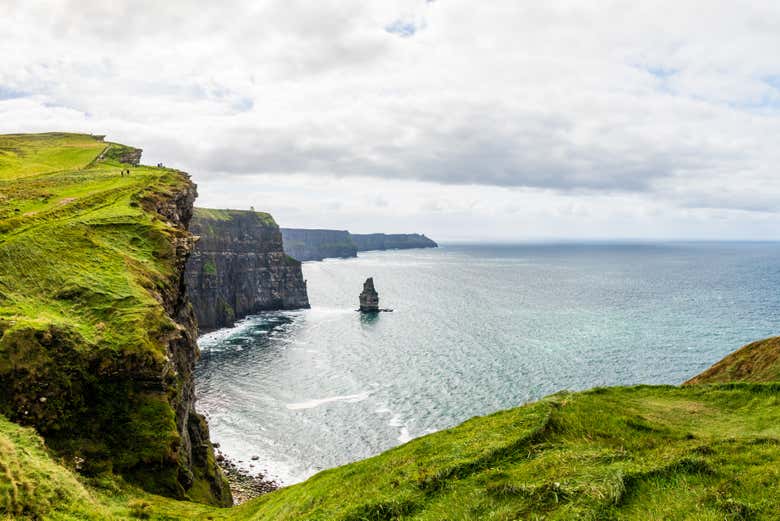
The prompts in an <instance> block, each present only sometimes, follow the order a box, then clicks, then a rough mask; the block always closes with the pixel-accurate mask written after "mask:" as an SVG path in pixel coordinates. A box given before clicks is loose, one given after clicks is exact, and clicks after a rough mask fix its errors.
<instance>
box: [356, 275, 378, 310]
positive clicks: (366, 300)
mask: <svg viewBox="0 0 780 521" xmlns="http://www.w3.org/2000/svg"><path fill="white" fill-rule="evenodd" d="M378 311H379V293H377V292H376V289H374V278H373V277H369V278H367V279H366V281H365V282H364V283H363V291H362V292H361V293H360V312H361V313H376V312H378Z"/></svg>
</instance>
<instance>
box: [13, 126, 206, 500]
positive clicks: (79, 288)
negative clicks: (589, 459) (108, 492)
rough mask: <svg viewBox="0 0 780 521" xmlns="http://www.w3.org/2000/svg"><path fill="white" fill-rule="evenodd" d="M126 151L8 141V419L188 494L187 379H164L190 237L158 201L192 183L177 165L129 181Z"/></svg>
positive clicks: (87, 460) (72, 142) (33, 138)
mask: <svg viewBox="0 0 780 521" xmlns="http://www.w3.org/2000/svg"><path fill="white" fill-rule="evenodd" d="M128 151H133V149H131V148H129V147H125V146H123V145H118V144H112V143H106V142H103V141H102V137H93V136H85V135H79V134H40V135H12V136H0V414H3V415H5V416H6V417H8V418H10V419H11V420H13V421H17V422H21V423H23V424H26V425H32V426H35V427H36V428H37V429H38V430H39V432H41V433H42V434H44V436H45V437H46V440H47V444H48V445H49V446H51V447H55V448H56V449H57V450H58V452H59V453H60V454H64V455H67V456H68V457H69V458H70V460H71V461H72V462H75V461H80V465H81V466H82V467H83V468H84V469H85V471H87V472H91V473H100V472H103V471H106V470H112V469H113V470H115V471H120V472H123V473H126V474H135V475H136V477H137V479H138V480H139V481H142V482H145V483H146V484H147V485H148V488H150V489H153V490H157V491H161V492H162V491H165V492H166V493H170V494H173V495H179V496H183V495H184V494H183V491H182V490H181V488H180V486H179V479H178V477H177V472H178V470H177V465H178V463H179V462H180V461H181V460H180V459H179V454H178V453H177V450H178V449H177V447H178V444H179V440H180V435H179V431H178V429H177V425H176V414H175V408H176V407H177V406H178V403H180V400H181V396H182V391H181V385H182V383H181V378H180V375H178V374H171V371H170V370H166V367H169V366H170V365H171V364H170V361H169V359H168V358H169V353H168V352H167V346H168V345H169V344H170V342H173V341H178V339H179V338H181V336H182V335H181V333H180V332H179V329H178V328H179V326H178V325H177V324H176V323H175V322H174V321H173V320H172V319H171V317H170V316H169V312H168V311H167V310H166V309H165V302H164V301H165V299H164V298H163V297H164V296H165V295H175V294H176V292H177V291H178V286H177V284H178V280H179V278H180V273H179V271H177V267H176V263H177V262H178V260H177V252H176V244H177V241H186V240H189V236H188V234H187V233H186V232H185V231H184V230H182V229H181V228H178V227H176V226H174V225H172V224H171V223H169V222H167V221H166V220H165V219H164V218H163V217H162V216H161V215H159V214H158V213H157V211H155V205H158V204H167V203H169V202H170V200H171V197H172V194H179V193H181V192H182V191H186V190H192V187H191V186H190V184H189V181H188V179H187V178H186V176H184V175H183V174H182V173H181V172H177V171H174V170H169V169H162V168H150V167H143V166H141V167H135V166H130V170H131V174H130V175H121V173H120V172H121V170H123V169H125V168H128V165H126V164H121V163H119V162H117V161H116V160H115V159H112V157H118V156H122V155H123V154H125V153H126V152H128ZM152 467H155V468H157V469H158V471H154V472H150V469H151V468H152ZM192 490H193V494H194V493H195V491H196V488H195V487H193V489H192ZM198 494H200V492H198ZM193 497H194V496H193ZM199 499H208V497H207V495H205V497H199Z"/></svg>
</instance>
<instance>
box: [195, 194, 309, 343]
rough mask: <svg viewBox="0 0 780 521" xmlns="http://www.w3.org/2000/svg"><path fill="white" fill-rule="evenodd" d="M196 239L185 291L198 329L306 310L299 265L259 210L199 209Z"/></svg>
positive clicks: (196, 215) (277, 231) (196, 218)
mask: <svg viewBox="0 0 780 521" xmlns="http://www.w3.org/2000/svg"><path fill="white" fill-rule="evenodd" d="M190 230H191V231H192V233H194V234H195V235H196V236H198V237H199V239H198V242H197V244H196V247H195V251H194V252H193V254H192V256H191V257H190V259H189V262H188V264H187V287H188V291H189V296H190V299H191V300H192V304H193V307H194V309H195V315H196V317H197V319H198V324H199V327H200V328H201V329H216V328H220V327H226V326H230V325H232V324H233V322H234V321H235V320H238V319H240V318H242V317H245V316H247V315H251V314H252V313H257V312H260V311H268V310H277V309H299V308H308V307H309V299H308V296H307V294H306V281H305V280H304V279H303V273H302V271H301V263H300V262H299V261H297V260H295V259H293V258H291V257H289V256H288V255H287V254H285V252H284V249H283V247H282V233H281V231H280V230H279V226H277V224H276V222H274V220H273V218H272V217H271V216H270V215H269V214H267V213H262V212H253V211H240V210H210V209H204V208H198V209H196V210H195V215H194V217H193V219H192V223H191V225H190Z"/></svg>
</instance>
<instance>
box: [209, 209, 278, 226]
mask: <svg viewBox="0 0 780 521" xmlns="http://www.w3.org/2000/svg"><path fill="white" fill-rule="evenodd" d="M246 215H253V216H254V217H255V218H258V219H260V221H262V223H263V224H264V225H265V226H271V227H273V228H278V227H279V225H277V224H276V221H275V220H274V218H273V216H272V215H271V214H270V213H266V212H256V211H254V210H224V209H216V208H195V212H194V216H195V217H196V218H198V219H201V220H212V221H232V220H233V218H234V217H241V216H246Z"/></svg>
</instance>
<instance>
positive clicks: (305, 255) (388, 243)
mask: <svg viewBox="0 0 780 521" xmlns="http://www.w3.org/2000/svg"><path fill="white" fill-rule="evenodd" d="M282 237H283V239H284V251H285V252H286V253H287V255H289V256H290V257H293V258H294V259H298V260H299V261H310V260H322V259H326V258H348V257H357V252H359V251H371V250H402V249H409V248H436V247H438V244H436V243H435V242H434V241H432V240H431V239H429V238H428V237H426V236H425V235H421V234H418V233H409V234H385V233H372V234H354V233H349V232H348V231H346V230H309V229H302V228H282Z"/></svg>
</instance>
